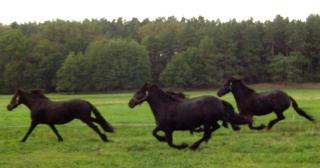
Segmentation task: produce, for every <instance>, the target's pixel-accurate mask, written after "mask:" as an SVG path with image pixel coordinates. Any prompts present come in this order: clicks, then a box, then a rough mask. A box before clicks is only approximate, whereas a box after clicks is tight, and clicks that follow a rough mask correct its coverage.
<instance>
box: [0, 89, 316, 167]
mask: <svg viewBox="0 0 320 168" xmlns="http://www.w3.org/2000/svg"><path fill="white" fill-rule="evenodd" d="M287 88H288V87H287ZM299 88H300V89H286V90H285V91H287V92H288V94H290V95H291V96H293V97H294V98H295V99H296V100H297V102H298V104H299V106H300V107H302V108H303V109H305V111H307V112H308V113H309V114H311V115H313V116H314V117H315V119H316V120H317V121H319V120H320V113H319V109H320V99H319V94H320V90H319V89H305V88H304V89H302V88H301V87H299ZM263 90H265V89H263ZM215 93H216V91H214V90H205V91H196V92H195V91H193V92H187V93H186V94H187V95H189V96H191V97H195V96H199V95H208V94H209V95H214V94H215ZM132 94H133V93H121V94H90V95H83V94H82V95H61V94H49V95H48V96H49V97H50V98H52V99H53V100H66V99H73V98H83V99H86V100H89V101H90V102H92V103H93V104H94V105H95V106H96V107H97V108H98V109H99V110H100V111H101V113H102V114H103V115H104V116H105V118H106V119H107V120H108V121H109V122H110V123H112V124H113V126H114V127H115V128H116V133H115V134H110V133H107V135H108V137H109V138H110V140H112V142H110V143H103V142H102V141H101V140H100V138H99V137H98V135H96V134H95V132H94V131H92V130H91V129H90V128H89V127H87V126H86V125H85V124H84V123H82V122H80V121H78V120H74V121H72V122H71V123H68V124H66V125H58V126H57V129H58V130H59V131H60V133H61V135H62V137H63V138H64V140H65V141H64V142H63V143H59V142H58V141H57V139H56V137H55V135H54V133H53V132H52V131H51V129H50V128H49V127H48V126H46V125H40V126H38V127H37V128H36V129H35V130H34V132H33V133H32V134H31V135H30V137H29V139H28V141H27V142H26V143H24V144H23V143H20V142H19V140H20V139H21V138H22V137H23V136H24V134H25V133H26V131H27V129H28V126H29V123H30V113H29V110H28V109H27V108H26V107H25V106H23V105H21V106H19V107H18V108H17V109H15V110H14V111H12V112H7V111H6V110H5V108H4V107H5V106H6V104H7V103H8V102H9V101H10V99H11V96H12V95H10V96H9V95H1V96H0V112H1V113H0V165H1V166H0V167H1V168H12V167H24V168H35V167H39V168H42V167H48V168H51V167H52V168H58V167H77V168H78V167H88V168H92V167H99V168H100V167H101V168H105V167H109V168H119V167H121V168H128V167H132V168H142V167H153V168H163V167H166V168H215V167H235V168H238V167H239V168H248V167H252V168H259V167H263V168H266V167H270V168H273V167H281V168H292V167H305V168H318V167H319V164H320V161H319V158H320V152H319V148H320V124H319V122H317V123H316V124H313V123H311V122H309V121H308V120H306V119H305V118H303V117H300V116H299V115H298V114H297V113H295V112H294V111H293V109H292V108H289V109H288V111H286V112H285V113H284V115H285V117H286V119H285V120H283V121H280V122H279V123H278V124H276V125H275V126H274V127H273V128H272V130H270V131H267V130H263V131H254V130H249V129H248V127H247V126H241V128H242V130H241V131H240V132H234V131H232V129H231V128H229V129H226V128H220V129H218V130H217V131H216V132H214V133H213V136H212V138H211V139H210V141H209V142H208V143H203V144H202V145H201V146H200V149H199V151H195V152H194V151H191V150H189V149H186V150H181V151H179V150H176V149H173V148H170V147H169V146H168V145H167V144H166V143H161V142H158V141H157V140H156V139H155V138H154V137H153V136H152V134H151V131H152V129H153V128H154V119H153V116H152V113H151V111H150V108H149V107H148V105H147V104H146V103H144V104H142V105H141V106H137V107H136V108H134V109H129V107H128V106H127V103H128V100H129V98H130V97H131V96H132ZM223 98H225V99H226V100H227V101H230V102H232V104H233V105H235V104H234V99H233V97H232V96H230V95H228V96H226V97H223ZM274 118H276V116H275V115H274V114H269V115H266V116H259V117H256V118H255V125H258V124H260V123H264V124H266V123H267V122H268V121H270V120H271V119H274ZM201 135H202V134H201V133H194V135H190V133H189V132H188V131H177V132H175V133H174V142H175V143H182V142H186V143H189V144H190V143H192V142H195V141H196V140H197V139H199V138H200V136H201Z"/></svg>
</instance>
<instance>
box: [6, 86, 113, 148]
mask: <svg viewBox="0 0 320 168" xmlns="http://www.w3.org/2000/svg"><path fill="white" fill-rule="evenodd" d="M20 104H24V105H26V106H27V107H28V108H29V109H30V110H31V119H32V120H31V125H30V128H29V130H28V132H27V134H26V135H25V136H24V138H23V139H22V140H21V142H25V141H26V140H27V138H28V136H29V135H30V134H31V132H32V130H33V129H34V128H35V127H36V126H37V125H38V124H47V125H48V126H49V127H50V128H51V129H52V131H53V132H54V133H55V134H56V136H57V138H58V140H59V141H63V139H62V137H61V135H60V134H59V132H58V130H57V129H56V127H55V126H54V125H55V124H65V123H68V122H70V121H71V120H73V119H80V120H81V121H82V122H84V123H86V124H87V125H88V126H89V127H90V128H92V129H93V130H94V131H95V132H96V133H98V134H99V136H100V138H101V139H102V140H103V141H108V139H107V136H106V135H105V134H104V133H102V132H100V130H99V128H98V127H97V126H96V125H95V124H94V123H93V122H95V123H98V124H99V125H100V126H101V127H102V128H103V129H104V131H107V132H113V128H112V126H111V125H110V124H109V123H108V122H107V121H106V120H105V119H104V118H103V116H102V115H101V114H100V113H99V111H98V110H97V109H96V108H95V107H94V106H93V105H92V104H91V103H90V102H88V101H85V100H70V101H59V102H54V101H51V100H50V99H49V98H47V97H46V96H45V95H44V94H43V93H42V91H41V90H31V91H30V92H29V91H23V90H20V89H19V90H17V92H16V93H15V94H14V96H13V97H12V100H11V102H10V104H8V106H7V109H8V110H9V111H11V110H13V109H14V108H16V107H17V106H18V105H20ZM91 112H93V114H94V115H95V116H96V117H95V118H93V117H91Z"/></svg>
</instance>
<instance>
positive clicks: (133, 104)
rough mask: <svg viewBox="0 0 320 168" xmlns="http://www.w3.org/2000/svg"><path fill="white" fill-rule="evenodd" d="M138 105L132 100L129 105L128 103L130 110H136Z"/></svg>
mask: <svg viewBox="0 0 320 168" xmlns="http://www.w3.org/2000/svg"><path fill="white" fill-rule="evenodd" d="M136 105H137V102H136V100H135V99H131V100H130V101H129V103H128V106H129V107H130V108H134V107H135V106H136Z"/></svg>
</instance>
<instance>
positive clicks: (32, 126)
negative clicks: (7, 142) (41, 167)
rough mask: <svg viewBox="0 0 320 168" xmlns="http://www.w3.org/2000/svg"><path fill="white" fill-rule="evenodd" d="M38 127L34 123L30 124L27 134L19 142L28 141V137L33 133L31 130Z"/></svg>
mask: <svg viewBox="0 0 320 168" xmlns="http://www.w3.org/2000/svg"><path fill="white" fill-rule="evenodd" d="M37 125H38V123H36V122H31V125H30V128H29V130H28V132H27V134H26V135H25V136H24V137H23V139H22V140H21V142H26V140H27V139H28V136H29V135H30V134H31V132H32V131H33V129H34V128H35V127H36V126H37Z"/></svg>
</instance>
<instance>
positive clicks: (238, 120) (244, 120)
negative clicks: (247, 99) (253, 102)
mask: <svg viewBox="0 0 320 168" xmlns="http://www.w3.org/2000/svg"><path fill="white" fill-rule="evenodd" d="M230 122H231V123H232V124H236V125H243V124H248V126H249V128H250V129H254V130H261V129H263V128H265V127H266V126H265V125H264V124H261V125H259V126H253V116H252V115H244V114H241V113H240V114H239V115H235V116H233V117H232V118H231V120H230Z"/></svg>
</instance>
